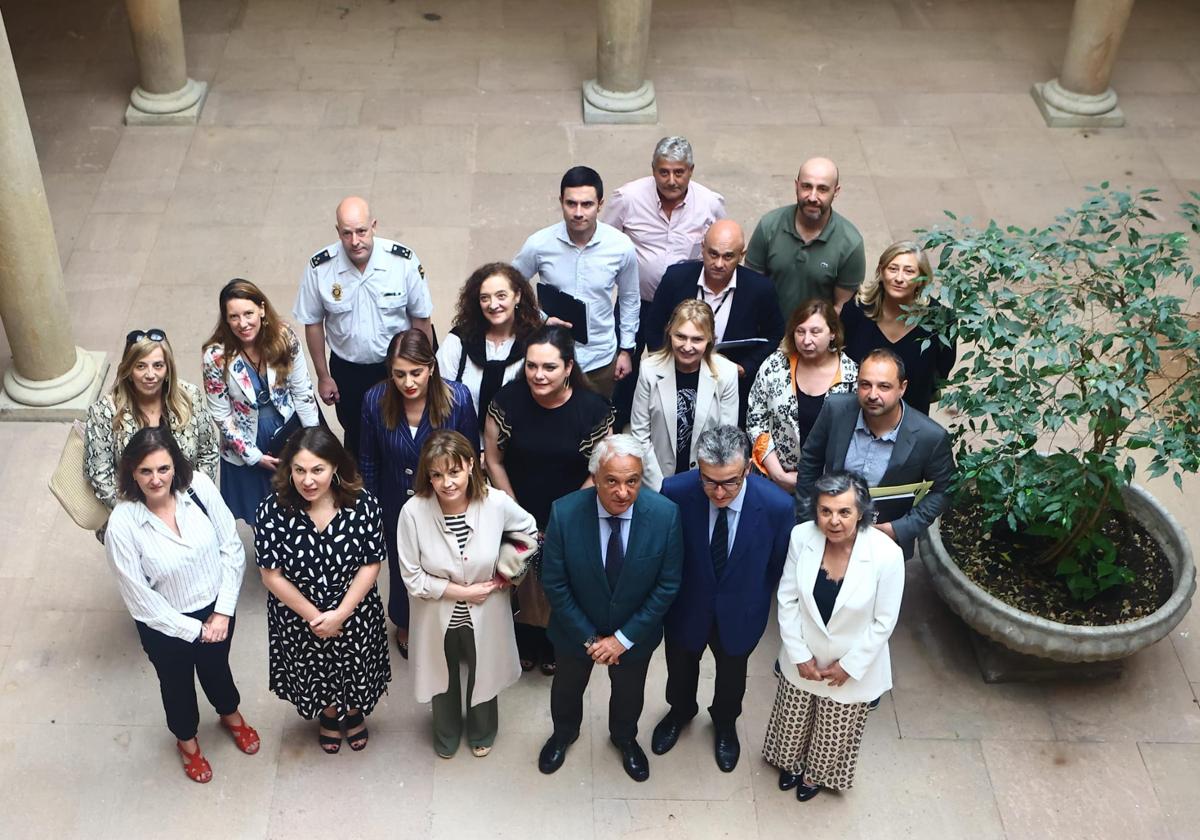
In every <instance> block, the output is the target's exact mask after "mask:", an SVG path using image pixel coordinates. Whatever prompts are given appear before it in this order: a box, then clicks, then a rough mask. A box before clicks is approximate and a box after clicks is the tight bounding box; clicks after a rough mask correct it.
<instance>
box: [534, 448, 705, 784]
mask: <svg viewBox="0 0 1200 840" xmlns="http://www.w3.org/2000/svg"><path fill="white" fill-rule="evenodd" d="M642 456H643V450H642V447H641V444H639V443H638V442H637V441H636V440H635V439H634V438H633V437H632V436H630V435H613V436H612V437H608V438H605V439H603V440H601V441H600V442H599V443H598V444H596V448H595V449H594V450H593V452H592V458H591V463H590V464H589V467H590V471H591V474H592V478H593V480H594V481H595V487H589V488H587V489H584V490H577V491H575V492H574V493H571V494H569V495H567V496H564V497H563V498H561V499H559V500H558V501H557V502H555V503H554V505H553V507H551V509H550V522H549V524H548V525H547V526H546V540H545V543H544V545H543V547H542V587H543V588H544V589H545V590H546V598H547V599H548V600H549V601H550V607H551V614H550V624H549V626H548V627H547V628H546V632H547V634H548V635H549V637H550V641H551V642H553V643H554V652H555V656H556V658H557V660H558V670H557V671H556V672H555V675H554V683H553V685H552V686H551V688H550V715H551V717H552V718H553V720H554V734H553V735H551V736H550V739H549V740H548V741H546V744H545V746H544V747H542V752H541V754H540V755H539V756H538V769H539V770H541V771H542V772H543V773H553V772H554V771H555V770H557V769H558V768H559V767H561V766H562V763H563V759H564V758H565V757H566V753H567V747H568V746H570V745H571V744H572V743H573V742H574V741H575V739H576V738H578V737H579V727H580V724H581V723H582V721H583V694H584V692H585V691H586V690H587V684H588V679H589V678H590V677H591V673H592V666H593V665H595V664H599V665H607V666H608V678H609V681H610V683H611V685H612V695H611V697H610V699H609V704H608V731H609V735H610V737H611V739H612V742H613V744H615V745H616V747H617V749H619V750H620V751H621V764H622V766H623V767H624V768H625V772H626V773H628V774H629V776H630V778H632V779H633V780H634V781H637V782H644V781H645V780H646V779H647V778H649V776H650V765H649V763H648V762H647V760H646V754H645V753H644V752H643V751H642V748H641V747H640V746H638V743H637V724H638V718H639V717H640V716H641V714H642V704H643V702H644V700H645V689H646V669H647V668H648V667H649V665H650V656H651V654H653V653H654V649H655V648H656V647H658V643H659V642H661V641H662V637H663V616H665V615H666V613H667V609H668V608H669V607H670V606H671V602H672V601H673V600H675V593H676V592H678V591H679V575H680V567H681V565H682V562H683V536H682V534H681V532H680V526H679V509H678V508H676V507H675V505H674V504H672V503H671V502H669V501H667V500H666V499H665V498H663V497H662V496H660V495H659V494H658V493H655V492H654V491H653V490H651V489H649V488H648V487H642V486H641V482H642Z"/></svg>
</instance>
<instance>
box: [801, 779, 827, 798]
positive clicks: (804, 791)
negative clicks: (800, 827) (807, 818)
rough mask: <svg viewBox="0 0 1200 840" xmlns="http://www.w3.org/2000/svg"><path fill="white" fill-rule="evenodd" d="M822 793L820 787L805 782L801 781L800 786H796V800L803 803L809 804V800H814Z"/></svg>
mask: <svg viewBox="0 0 1200 840" xmlns="http://www.w3.org/2000/svg"><path fill="white" fill-rule="evenodd" d="M820 792H821V786H820V785H810V784H806V783H805V782H803V781H801V782H800V784H798V785H796V798H797V799H799V800H800V801H801V802H807V801H808V800H810V799H812V798H813V797H814V796H816V795H817V794H818V793H820Z"/></svg>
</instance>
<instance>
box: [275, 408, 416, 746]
mask: <svg viewBox="0 0 1200 840" xmlns="http://www.w3.org/2000/svg"><path fill="white" fill-rule="evenodd" d="M273 483H274V487H275V492H274V493H273V494H272V495H270V496H268V497H267V498H266V499H264V500H263V501H262V503H261V504H260V505H259V507H258V514H257V523H256V525H255V529H254V548H255V554H256V556H257V560H258V565H259V567H260V570H261V572H262V578H263V583H264V584H265V585H266V587H267V589H268V590H270V594H269V595H268V596H267V633H268V638H269V641H270V675H271V676H270V687H271V690H272V691H274V692H275V694H276V695H278V696H279V697H281V698H282V699H284V700H287V701H289V702H291V703H293V704H295V706H296V711H297V712H299V713H300V715H301V716H302V717H304V718H307V719H308V720H312V719H313V718H314V717H318V716H319V720H318V723H319V729H318V742H319V743H320V745H321V749H323V750H324V751H325V752H326V753H328V754H330V755H332V754H334V753H336V752H338V750H339V749H340V748H341V742H342V735H341V727H343V726H344V727H345V730H346V740H347V742H348V743H349V744H350V749H352V750H355V751H358V750H361V749H363V748H364V747H366V745H367V723H366V716H367V715H369V714H370V713H371V710H372V709H374V708H375V704H376V702H377V701H378V700H379V698H380V696H381V695H382V694H383V692H384V691H386V690H387V684H388V681H389V680H391V678H392V671H391V665H390V663H389V662H388V650H387V630H386V626H385V623H384V617H383V602H382V601H381V600H380V598H379V592H378V590H377V589H376V586H375V581H376V579H377V578H378V577H379V567H380V563H381V562H382V561H383V560H384V558H385V557H386V554H385V551H384V542H383V518H382V512H381V509H380V506H379V502H378V501H376V500H375V498H374V497H373V496H372V495H371V494H370V493H368V492H367V491H365V490H364V489H363V486H362V481H361V479H360V478H359V475H358V470H357V469H355V467H354V461H353V459H351V458H350V456H349V454H348V453H347V452H346V450H345V449H344V448H342V445H341V444H340V443H338V441H337V439H336V438H335V437H334V436H333V435H332V434H331V433H330V432H329V431H328V430H327V429H324V428H322V427H320V426H317V427H314V428H310V429H304V430H303V431H302V432H301V433H300V434H298V435H296V436H295V437H294V438H293V439H292V440H291V442H290V443H288V445H287V446H286V447H285V448H284V450H283V452H282V454H281V455H280V460H279V467H278V469H277V470H276V471H275V478H274V482H273Z"/></svg>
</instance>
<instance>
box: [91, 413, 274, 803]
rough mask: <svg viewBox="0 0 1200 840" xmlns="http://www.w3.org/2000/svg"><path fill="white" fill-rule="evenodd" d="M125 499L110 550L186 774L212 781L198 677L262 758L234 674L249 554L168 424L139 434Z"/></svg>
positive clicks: (123, 479)
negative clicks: (203, 743) (237, 612)
mask: <svg viewBox="0 0 1200 840" xmlns="http://www.w3.org/2000/svg"><path fill="white" fill-rule="evenodd" d="M117 492H118V494H119V495H120V497H121V498H122V499H123V500H124V501H121V502H119V503H118V504H117V506H116V507H115V508H114V509H113V513H112V518H111V519H109V522H108V530H107V533H106V534H105V539H104V547H105V549H106V551H107V554H108V562H109V563H110V564H111V565H112V568H113V571H114V572H116V578H117V585H118V587H119V588H120V590H121V598H122V599H123V600H124V601H125V606H126V607H128V609H129V613H130V615H132V616H133V619H134V621H135V622H136V624H137V631H138V637H139V638H140V639H141V642H142V649H143V650H145V651H146V655H147V656H148V657H149V658H150V663H151V664H152V665H153V666H154V670H155V672H156V673H157V674H158V682H159V689H160V690H161V693H162V700H163V708H164V710H165V711H166V713H167V728H169V729H170V730H171V733H172V734H173V735H174V736H175V737H176V738H177V739H178V741H177V744H176V745H177V747H178V749H179V752H180V754H181V756H182V758H183V769H184V772H185V773H186V774H187V776H188V778H189V779H191V780H192V781H195V782H200V783H204V782H208V781H210V780H211V779H212V767H211V766H210V765H209V763H208V761H207V760H206V759H205V758H204V754H203V753H201V752H200V744H199V743H198V742H197V741H196V728H197V726H198V725H199V722H200V711H199V708H198V707H197V705H196V678H197V677H199V679H200V685H201V686H202V687H203V688H204V694H205V696H206V697H207V698H208V700H209V702H210V703H212V704H213V706H214V707H215V708H216V710H217V714H219V715H220V716H221V723H222V724H223V725H224V726H225V728H226V729H228V730H229V731H230V733H231V734H232V735H233V738H234V741H235V742H236V743H237V745H238V748H239V749H241V751H242V752H244V753H247V754H253V753H256V752H258V747H259V737H258V733H257V732H255V731H254V729H253V728H251V727H250V726H249V725H248V724H247V723H246V721H245V720H244V719H243V718H242V716H241V714H239V713H238V704H239V703H240V702H241V698H240V697H239V695H238V690H237V686H235V685H234V683H233V675H232V674H231V673H230V671H229V644H230V640H231V639H232V638H233V628H234V616H233V614H234V609H235V608H236V607H237V599H238V590H239V589H240V588H241V585H242V573H243V572H244V571H245V568H246V555H245V551H244V549H243V548H242V541H241V540H240V539H239V538H238V535H237V528H236V527H235V525H234V522H233V515H232V514H231V513H230V512H229V509H228V508H227V507H225V503H224V502H223V501H221V495H220V493H218V492H217V488H216V485H214V484H213V483H212V480H211V479H210V478H208V476H206V475H204V474H203V473H201V472H199V471H196V472H193V470H192V466H191V464H190V463H189V462H188V460H187V458H186V457H185V456H184V454H183V452H182V451H181V450H180V448H179V445H178V444H177V443H176V442H175V439H174V438H173V437H172V436H171V433H170V432H168V431H167V430H166V429H164V428H163V427H161V426H148V427H146V428H144V429H141V430H140V431H138V432H135V433H134V434H133V436H132V437H131V438H130V440H129V444H128V445H127V446H126V447H125V449H124V451H123V452H122V454H121V460H120V462H119V463H118V464H117Z"/></svg>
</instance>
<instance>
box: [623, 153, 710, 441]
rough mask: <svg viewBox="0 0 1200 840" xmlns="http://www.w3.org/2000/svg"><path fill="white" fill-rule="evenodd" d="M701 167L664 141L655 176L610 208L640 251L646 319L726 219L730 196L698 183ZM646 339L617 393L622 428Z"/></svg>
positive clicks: (633, 184) (627, 189)
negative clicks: (665, 280)
mask: <svg viewBox="0 0 1200 840" xmlns="http://www.w3.org/2000/svg"><path fill="white" fill-rule="evenodd" d="M695 168H696V164H695V161H694V159H693V157H692V144H691V143H689V142H688V141H687V140H686V139H685V138H683V137H664V138H663V139H661V140H659V141H658V145H656V146H655V147H654V157H653V159H652V160H651V162H650V175H648V176H646V177H644V178H638V179H637V180H634V181H630V182H629V183H628V184H624V185H623V186H621V187H620V188H619V189H617V191H616V192H614V193H613V194H612V196H610V197H609V199H608V204H607V205H606V206H605V209H604V216H603V221H605V222H606V223H608V224H610V225H612V226H613V227H615V228H616V229H617V230H619V231H621V232H622V233H624V234H625V235H626V236H628V237H629V238H630V239H632V240H633V246H634V248H635V249H636V250H637V260H638V278H639V280H640V283H641V298H642V309H641V314H642V316H643V317H644V316H645V315H646V314H647V312H648V310H649V309H650V302H651V301H653V300H654V292H655V290H656V289H657V288H658V284H659V281H660V280H662V276H663V272H665V271H666V270H667V268H668V267H670V266H672V265H674V264H675V263H678V262H683V261H685V260H696V259H699V258H700V243H701V241H702V240H703V239H704V232H705V231H707V230H708V226H709V225H711V224H712V223H713V222H715V221H717V220H718V219H724V218H725V199H724V197H722V196H721V194H720V193H716V192H713V191H712V190H710V189H709V188H708V187H705V186H703V185H702V184H697V183H694V182H693V181H692V172H693V171H694V170H695ZM646 338H647V337H646V336H645V335H644V334H643V333H642V332H641V331H640V330H639V333H638V342H637V348H636V350H635V352H634V357H633V365H634V367H633V373H632V374H631V375H630V376H627V377H625V379H623V380H622V381H621V382H619V383H618V385H617V388H616V390H615V391H614V393H613V406H614V408H615V409H616V413H617V418H616V427H617V429H622V428H624V426H625V424H626V423H627V422H629V410H630V407H631V406H632V405H633V392H634V387H635V386H636V384H637V373H638V368H639V366H640V361H641V356H642V350H643V349H644V348H645V345H646ZM660 338H661V336H660Z"/></svg>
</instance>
